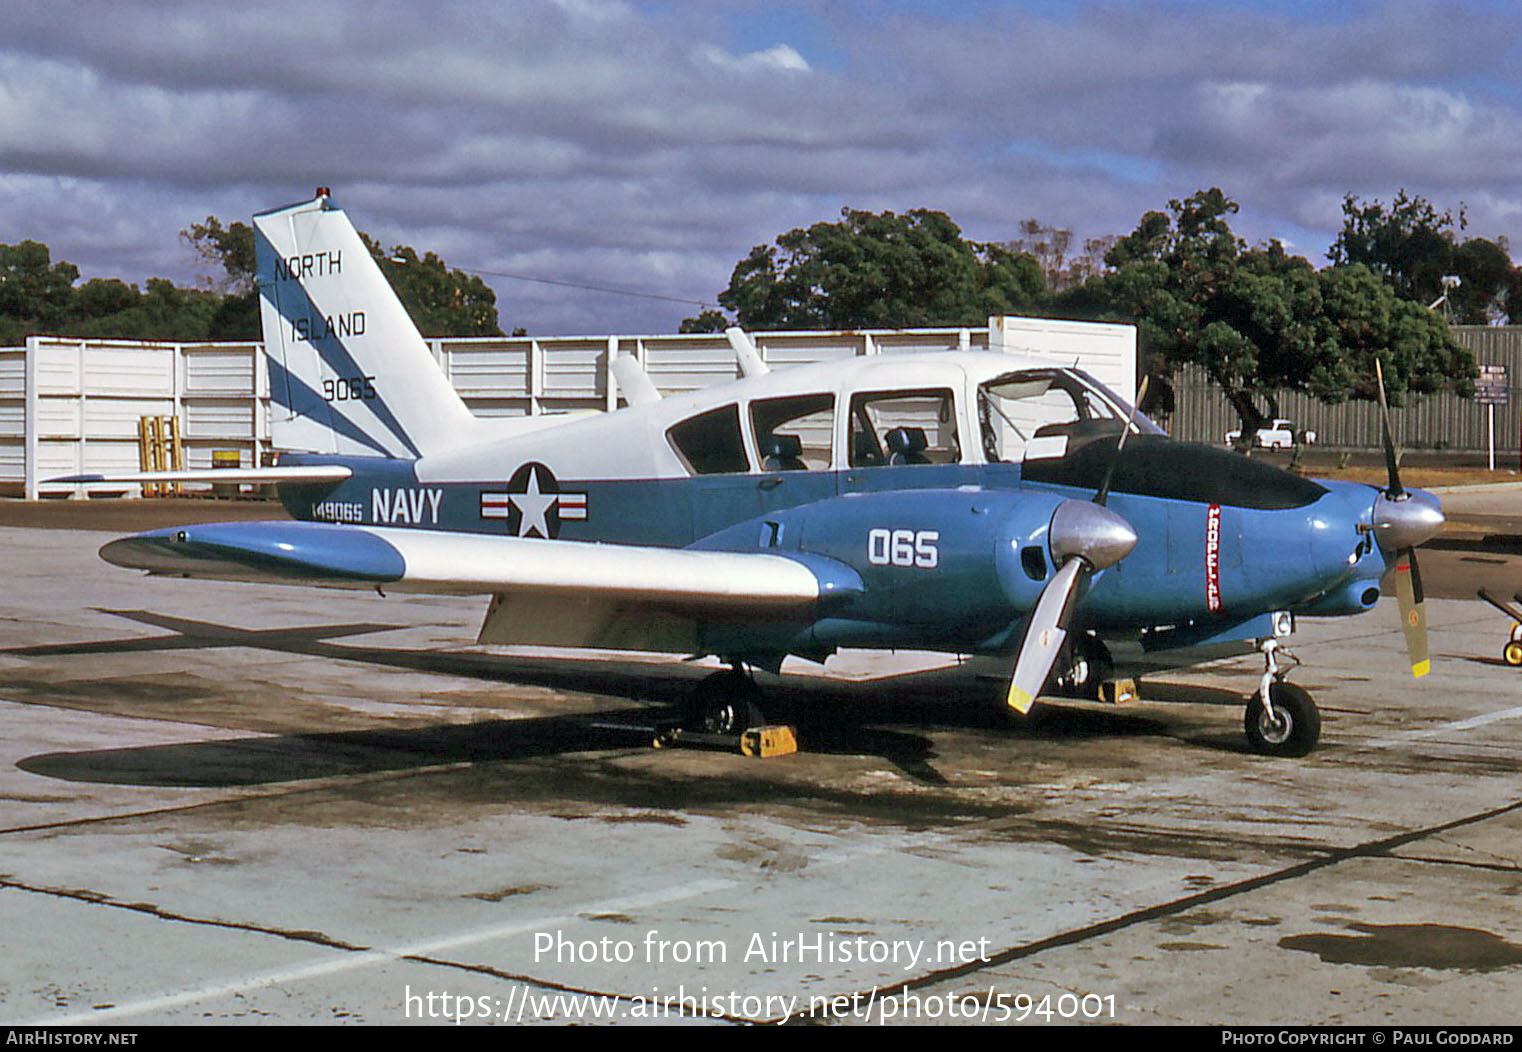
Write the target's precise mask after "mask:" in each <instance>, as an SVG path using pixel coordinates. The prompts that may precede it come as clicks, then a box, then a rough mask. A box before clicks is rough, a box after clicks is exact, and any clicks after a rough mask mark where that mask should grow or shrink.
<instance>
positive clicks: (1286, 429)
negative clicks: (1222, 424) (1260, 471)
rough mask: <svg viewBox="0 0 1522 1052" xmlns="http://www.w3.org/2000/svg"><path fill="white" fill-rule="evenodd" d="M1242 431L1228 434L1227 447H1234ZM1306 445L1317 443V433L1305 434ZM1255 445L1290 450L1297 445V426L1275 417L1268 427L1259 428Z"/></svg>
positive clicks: (1237, 430)
mask: <svg viewBox="0 0 1522 1052" xmlns="http://www.w3.org/2000/svg"><path fill="white" fill-rule="evenodd" d="M1241 434H1242V429H1241V428H1237V429H1236V430H1234V431H1228V432H1226V445H1227V446H1234V445H1236V444H1237V439H1238V438H1239V437H1241ZM1305 441H1306V444H1307V445H1309V444H1310V443H1312V442H1314V441H1316V432H1314V431H1307V432H1306V433H1305ZM1253 444H1254V445H1257V446H1261V447H1262V448H1264V449H1288V448H1290V447H1291V446H1293V445H1294V444H1295V424H1294V422H1293V421H1290V420H1286V419H1284V418H1283V417H1275V418H1274V420H1273V421H1271V422H1270V424H1269V426H1267V427H1260V428H1258V434H1257V436H1256V437H1255V438H1254V439H1253Z"/></svg>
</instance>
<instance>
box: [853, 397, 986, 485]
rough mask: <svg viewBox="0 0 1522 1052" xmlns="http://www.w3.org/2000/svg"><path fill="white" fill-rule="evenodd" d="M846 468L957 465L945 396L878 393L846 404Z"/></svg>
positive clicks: (951, 404) (950, 405)
mask: <svg viewBox="0 0 1522 1052" xmlns="http://www.w3.org/2000/svg"><path fill="white" fill-rule="evenodd" d="M850 424H851V426H850V433H849V436H848V438H847V442H848V447H847V448H848V450H849V454H850V462H851V467H853V468H871V467H896V466H907V465H913V464H957V463H960V462H961V460H962V447H961V444H960V442H959V441H958V438H957V420H956V401H955V399H954V398H953V397H952V393H951V392H950V391H949V390H916V391H879V392H872V393H863V394H858V395H855V396H853V397H852V399H851V413H850Z"/></svg>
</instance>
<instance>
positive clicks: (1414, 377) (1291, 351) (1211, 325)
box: [1084, 189, 1475, 445]
mask: <svg viewBox="0 0 1522 1052" xmlns="http://www.w3.org/2000/svg"><path fill="white" fill-rule="evenodd" d="M1236 211H1237V204H1236V202H1234V201H1232V200H1230V199H1229V198H1227V197H1226V195H1225V194H1224V193H1222V192H1221V191H1220V190H1219V189H1210V190H1202V191H1199V192H1197V193H1196V194H1194V195H1193V196H1191V197H1189V198H1186V199H1185V200H1182V201H1170V202H1169V205H1168V211H1167V212H1166V213H1164V212H1148V213H1147V214H1146V215H1144V216H1143V217H1142V219H1141V221H1140V223H1138V224H1137V227H1136V229H1135V230H1134V231H1132V232H1131V233H1130V234H1128V235H1127V236H1125V237H1123V238H1121V239H1120V240H1119V241H1118V242H1116V244H1115V246H1114V248H1112V249H1111V250H1110V253H1109V254H1108V256H1107V257H1106V260H1107V262H1108V263H1109V265H1110V267H1111V268H1112V269H1111V271H1110V272H1109V273H1107V274H1105V275H1103V276H1101V277H1099V278H1096V279H1094V280H1092V281H1091V282H1089V283H1088V285H1087V286H1086V287H1085V290H1084V294H1085V296H1086V297H1087V298H1088V302H1089V303H1090V305H1091V306H1099V307H1100V308H1101V312H1102V313H1103V314H1104V316H1107V317H1111V318H1114V317H1121V318H1129V319H1131V320H1134V321H1135V323H1136V324H1137V327H1138V330H1139V336H1140V339H1141V344H1142V347H1143V348H1144V354H1145V357H1144V365H1145V368H1146V370H1147V371H1148V372H1149V373H1152V374H1156V375H1161V376H1164V377H1166V376H1167V375H1169V374H1171V373H1172V372H1174V371H1175V370H1176V369H1177V368H1178V367H1179V366H1181V365H1184V364H1190V363H1192V364H1195V365H1198V366H1199V367H1201V368H1202V369H1204V370H1205V372H1206V373H1207V375H1209V377H1210V378H1211V380H1212V381H1213V382H1214V383H1215V384H1216V385H1217V386H1218V387H1219V388H1220V389H1221V391H1222V392H1223V393H1224V394H1225V396H1226V398H1227V400H1228V401H1229V402H1230V403H1231V405H1232V408H1233V409H1234V410H1235V411H1236V413H1237V416H1238V417H1239V418H1240V420H1241V422H1242V433H1243V436H1244V439H1243V441H1244V445H1245V444H1246V443H1248V442H1250V441H1251V436H1252V435H1253V433H1254V432H1256V431H1257V429H1258V428H1259V427H1260V426H1261V425H1262V423H1263V422H1264V421H1265V420H1266V419H1268V418H1271V417H1273V416H1276V415H1278V413H1279V406H1278V402H1277V394H1276V393H1277V392H1278V391H1279V390H1293V391H1305V392H1307V393H1310V394H1312V395H1314V396H1315V397H1317V398H1319V399H1321V400H1323V401H1327V402H1340V401H1342V400H1344V399H1345V398H1347V397H1349V396H1351V397H1355V398H1370V397H1373V395H1374V380H1373V377H1374V360H1375V358H1376V357H1378V358H1381V359H1382V360H1383V361H1384V362H1385V364H1386V377H1385V379H1386V386H1387V389H1388V391H1389V392H1390V396H1391V398H1392V400H1395V401H1399V400H1400V398H1401V396H1402V394H1403V393H1405V392H1406V391H1407V390H1420V391H1425V390H1435V389H1437V388H1439V387H1442V386H1446V385H1450V384H1451V385H1453V386H1455V387H1457V388H1458V389H1460V390H1463V389H1465V386H1466V385H1467V384H1468V383H1469V381H1470V380H1471V378H1472V377H1473V375H1474V371H1475V370H1474V361H1473V358H1472V356H1470V355H1469V353H1468V352H1467V351H1464V350H1463V349H1462V348H1460V347H1459V346H1458V345H1457V344H1456V343H1454V341H1453V339H1452V337H1451V336H1450V335H1449V334H1448V330H1447V326H1446V325H1445V324H1444V323H1443V319H1442V318H1441V317H1440V316H1438V315H1437V314H1436V313H1434V312H1433V311H1430V310H1427V309H1426V308H1425V307H1421V306H1420V305H1418V304H1415V303H1412V302H1410V301H1408V300H1402V299H1400V298H1399V297H1398V296H1396V294H1395V293H1394V291H1393V289H1392V288H1391V287H1390V286H1389V285H1387V284H1385V283H1384V282H1382V281H1381V280H1379V279H1378V278H1377V277H1375V275H1374V274H1373V272H1372V271H1371V270H1370V269H1369V268H1367V267H1365V266H1363V265H1344V266H1339V267H1332V268H1329V269H1327V270H1324V271H1319V272H1318V271H1317V270H1316V269H1315V268H1314V267H1312V266H1311V264H1310V263H1309V262H1307V261H1306V260H1305V259H1303V258H1301V257H1298V256H1291V255H1289V254H1288V253H1287V252H1285V251H1284V248H1283V246H1282V245H1280V244H1278V243H1277V242H1269V243H1267V244H1266V245H1262V246H1259V247H1257V248H1253V249H1248V248H1247V246H1246V245H1245V243H1244V242H1243V241H1242V240H1241V239H1240V238H1238V237H1237V236H1236V235H1235V234H1234V233H1233V232H1232V230H1231V226H1230V220H1229V217H1230V216H1231V215H1233V214H1235V213H1236Z"/></svg>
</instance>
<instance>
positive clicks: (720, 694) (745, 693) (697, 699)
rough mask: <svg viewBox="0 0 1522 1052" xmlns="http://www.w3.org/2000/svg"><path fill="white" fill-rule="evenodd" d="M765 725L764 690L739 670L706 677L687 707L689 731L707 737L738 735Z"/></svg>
mask: <svg viewBox="0 0 1522 1052" xmlns="http://www.w3.org/2000/svg"><path fill="white" fill-rule="evenodd" d="M765 722H766V720H765V718H764V717H763V716H762V713H761V688H760V687H757V686H756V683H755V681H754V680H752V679H751V678H750V677H749V676H747V675H746V674H745V673H744V672H742V671H740V670H738V669H728V670H726V671H724V672H715V673H714V674H713V675H711V676H708V677H706V678H705V679H704V680H703V681H702V682H701V683H699V684H698V685H697V689H696V690H694V691H693V694H692V698H691V700H690V701H689V703H688V706H687V720H686V723H687V726H688V729H690V730H695V731H703V732H705V733H707V734H724V735H739V734H743V733H745V731H747V730H749V729H750V728H751V727H758V726H760V725H761V724H763V723H765Z"/></svg>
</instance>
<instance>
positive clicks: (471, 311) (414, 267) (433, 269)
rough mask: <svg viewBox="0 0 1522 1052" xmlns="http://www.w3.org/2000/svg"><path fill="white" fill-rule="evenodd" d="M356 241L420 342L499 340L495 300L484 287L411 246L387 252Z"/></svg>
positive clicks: (370, 240) (368, 242) (372, 243)
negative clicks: (383, 277)
mask: <svg viewBox="0 0 1522 1052" xmlns="http://www.w3.org/2000/svg"><path fill="white" fill-rule="evenodd" d="M359 236H360V238H361V239H363V240H364V243H365V247H366V248H368V249H369V250H370V255H372V256H373V257H375V261H376V262H377V263H379V264H380V268H381V271H382V272H383V273H384V274H385V275H386V280H387V281H389V282H390V283H391V287H392V288H393V289H394V290H395V291H396V295H397V298H398V299H400V300H401V301H402V305H403V306H405V307H406V308H407V313H408V314H409V315H411V317H412V322H413V324H414V325H416V326H417V327H418V331H419V332H421V333H422V334H423V335H424V336H501V335H502V329H501V328H500V327H499V326H498V324H497V294H496V293H495V292H493V291H492V290H491V286H490V285H488V284H486V282H484V281H482V280H481V279H480V278H478V277H476V276H475V275H473V274H467V273H465V271H463V270H459V269H455V270H450V269H449V267H448V266H447V265H446V264H445V262H444V261H443V260H442V259H440V258H439V257H438V256H437V255H435V254H434V253H432V252H427V253H424V254H423V255H422V256H419V255H418V253H417V249H415V248H413V247H412V246H410V245H397V246H396V247H394V248H392V249H391V251H389V252H386V251H383V250H382V249H381V247H380V245H379V243H377V242H376V241H375V240H374V239H373V238H371V237H370V236H368V235H366V234H360V235H359Z"/></svg>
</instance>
